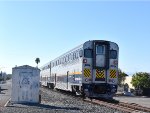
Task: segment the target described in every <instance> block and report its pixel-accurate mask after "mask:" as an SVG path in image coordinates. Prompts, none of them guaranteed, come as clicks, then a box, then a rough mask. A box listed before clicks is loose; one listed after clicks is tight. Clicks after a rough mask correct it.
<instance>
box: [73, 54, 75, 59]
mask: <svg viewBox="0 0 150 113" xmlns="http://www.w3.org/2000/svg"><path fill="white" fill-rule="evenodd" d="M73 60H75V52H74V53H73Z"/></svg>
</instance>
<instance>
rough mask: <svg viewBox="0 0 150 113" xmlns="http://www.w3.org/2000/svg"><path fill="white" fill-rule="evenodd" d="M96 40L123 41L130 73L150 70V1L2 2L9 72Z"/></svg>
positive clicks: (2, 58)
mask: <svg viewBox="0 0 150 113" xmlns="http://www.w3.org/2000/svg"><path fill="white" fill-rule="evenodd" d="M95 39H99V40H110V41H113V42H116V43H118V45H119V47H120V54H119V67H120V68H121V69H122V70H123V71H125V72H126V73H134V72H139V71H146V72H150V63H149V62H150V61H149V60H150V2H148V1H147V2H146V1H144V2H142V1H132V2H129V1H123V2H117V1H106V2H105V1H94V2H92V0H91V1H86V0H84V1H73V2H69V1H61V2H60V1H56V2H54V1H48V0H46V1H42V0H41V1H40V0H38V1H35V0H34V1H29V0H28V1H26V2H25V1H22V2H19V1H13V2H12V1H3V0H1V1H0V67H3V68H2V69H3V70H4V67H5V70H6V71H7V73H11V68H12V67H14V66H15V65H18V66H20V65H25V64H28V65H31V66H36V64H35V58H36V57H39V58H40V59H41V63H40V64H39V66H42V65H43V64H45V63H47V62H48V61H50V60H52V59H54V58H55V57H57V56H59V55H61V54H62V53H64V52H66V51H68V50H70V49H72V48H73V47H75V46H78V45H80V44H81V43H83V42H85V41H87V40H95Z"/></svg>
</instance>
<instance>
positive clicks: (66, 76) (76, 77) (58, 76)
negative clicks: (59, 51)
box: [41, 40, 119, 98]
mask: <svg viewBox="0 0 150 113" xmlns="http://www.w3.org/2000/svg"><path fill="white" fill-rule="evenodd" d="M118 54H119V47H118V45H117V44H116V43H114V42H110V41H105V40H91V41H87V42H85V43H84V44H81V45H80V46H78V47H76V48H74V49H72V50H70V51H68V52H66V53H64V54H63V55H61V56H60V57H58V58H56V59H54V60H52V61H50V62H49V63H47V64H46V65H44V66H43V67H42V68H41V80H42V81H41V83H42V84H43V85H46V86H48V87H49V88H57V89H61V90H66V91H71V92H75V93H77V94H83V95H84V96H87V97H90V98H112V97H113V95H114V94H115V93H116V92H117V84H118Z"/></svg>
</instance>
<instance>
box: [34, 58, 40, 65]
mask: <svg viewBox="0 0 150 113" xmlns="http://www.w3.org/2000/svg"><path fill="white" fill-rule="evenodd" d="M35 62H36V63H37V67H38V64H39V63H40V58H36V59H35Z"/></svg>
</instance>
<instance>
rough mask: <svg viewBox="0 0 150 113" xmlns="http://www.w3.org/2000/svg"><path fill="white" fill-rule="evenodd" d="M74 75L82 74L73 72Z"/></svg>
mask: <svg viewBox="0 0 150 113" xmlns="http://www.w3.org/2000/svg"><path fill="white" fill-rule="evenodd" d="M71 74H72V75H79V74H82V73H81V72H73V73H71Z"/></svg>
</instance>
